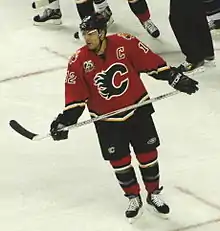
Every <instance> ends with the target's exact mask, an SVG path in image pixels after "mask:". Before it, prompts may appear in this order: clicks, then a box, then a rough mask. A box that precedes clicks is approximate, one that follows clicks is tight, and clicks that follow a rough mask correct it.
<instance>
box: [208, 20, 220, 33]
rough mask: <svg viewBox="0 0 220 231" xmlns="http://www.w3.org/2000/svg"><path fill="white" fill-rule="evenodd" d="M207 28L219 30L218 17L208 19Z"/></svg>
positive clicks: (219, 21) (219, 22)
mask: <svg viewBox="0 0 220 231" xmlns="http://www.w3.org/2000/svg"><path fill="white" fill-rule="evenodd" d="M209 29H210V30H211V31H212V30H219V29H220V19H217V20H210V21H209Z"/></svg>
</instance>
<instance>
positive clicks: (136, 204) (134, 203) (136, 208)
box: [125, 195, 143, 223]
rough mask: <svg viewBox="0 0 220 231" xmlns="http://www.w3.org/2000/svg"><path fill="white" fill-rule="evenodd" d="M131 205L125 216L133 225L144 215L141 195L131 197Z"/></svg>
mask: <svg viewBox="0 0 220 231" xmlns="http://www.w3.org/2000/svg"><path fill="white" fill-rule="evenodd" d="M127 197H128V198H129V205H128V209H127V210H126V212H125V216H126V217H127V218H128V219H129V222H130V223H133V222H134V221H135V219H136V218H138V217H139V216H141V215H142V213H143V211H142V209H141V208H142V206H143V203H142V200H141V196H140V195H129V196H127Z"/></svg>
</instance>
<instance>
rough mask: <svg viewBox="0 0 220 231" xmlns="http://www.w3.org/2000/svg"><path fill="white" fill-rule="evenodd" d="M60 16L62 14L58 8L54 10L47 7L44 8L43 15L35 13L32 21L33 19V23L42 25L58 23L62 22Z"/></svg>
mask: <svg viewBox="0 0 220 231" xmlns="http://www.w3.org/2000/svg"><path fill="white" fill-rule="evenodd" d="M61 17H62V14H61V11H60V9H55V10H54V9H50V8H47V9H45V10H44V12H43V15H39V14H38V15H36V16H35V17H34V18H33V21H34V25H42V24H48V23H51V24H55V25H60V24H62V21H61Z"/></svg>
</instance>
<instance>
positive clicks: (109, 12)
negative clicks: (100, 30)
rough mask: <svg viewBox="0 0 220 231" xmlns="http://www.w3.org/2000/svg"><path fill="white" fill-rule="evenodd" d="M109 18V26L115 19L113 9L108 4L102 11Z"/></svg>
mask: <svg viewBox="0 0 220 231" xmlns="http://www.w3.org/2000/svg"><path fill="white" fill-rule="evenodd" d="M100 13H101V14H102V15H103V16H104V17H105V18H106V20H107V28H108V27H109V26H111V25H112V23H113V22H114V19H113V17H112V11H111V9H110V7H109V6H107V7H106V8H105V9H104V11H102V12H100Z"/></svg>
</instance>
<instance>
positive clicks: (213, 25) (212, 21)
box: [208, 20, 215, 30]
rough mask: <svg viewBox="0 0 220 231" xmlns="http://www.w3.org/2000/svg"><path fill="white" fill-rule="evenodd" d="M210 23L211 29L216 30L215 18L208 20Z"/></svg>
mask: <svg viewBox="0 0 220 231" xmlns="http://www.w3.org/2000/svg"><path fill="white" fill-rule="evenodd" d="M208 24H209V29H210V30H214V29H215V22H214V20H210V21H209V22H208Z"/></svg>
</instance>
